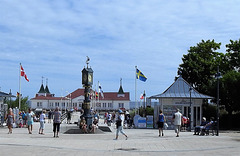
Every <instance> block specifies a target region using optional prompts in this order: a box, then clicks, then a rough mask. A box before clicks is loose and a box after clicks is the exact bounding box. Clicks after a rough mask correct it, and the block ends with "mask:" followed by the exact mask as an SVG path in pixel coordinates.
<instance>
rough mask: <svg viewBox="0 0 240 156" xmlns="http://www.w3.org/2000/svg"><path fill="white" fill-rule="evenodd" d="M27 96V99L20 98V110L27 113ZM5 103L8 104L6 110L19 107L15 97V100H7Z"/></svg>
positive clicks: (17, 99)
mask: <svg viewBox="0 0 240 156" xmlns="http://www.w3.org/2000/svg"><path fill="white" fill-rule="evenodd" d="M27 101H28V96H27V97H22V98H21V110H23V111H27V110H28V104H27ZM6 103H7V104H8V108H10V107H11V108H15V107H19V97H17V98H16V99H15V100H10V99H8V100H7V101H6Z"/></svg>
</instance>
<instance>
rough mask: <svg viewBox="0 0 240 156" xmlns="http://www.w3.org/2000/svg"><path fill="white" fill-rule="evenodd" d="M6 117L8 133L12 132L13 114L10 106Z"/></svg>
mask: <svg viewBox="0 0 240 156" xmlns="http://www.w3.org/2000/svg"><path fill="white" fill-rule="evenodd" d="M6 119H7V126H8V134H12V128H13V123H14V114H13V112H12V108H9V111H8V114H7V116H6Z"/></svg>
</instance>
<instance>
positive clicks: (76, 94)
mask: <svg viewBox="0 0 240 156" xmlns="http://www.w3.org/2000/svg"><path fill="white" fill-rule="evenodd" d="M81 95H82V96H84V89H81V88H78V89H76V90H75V91H73V92H72V93H71V95H70V94H68V95H67V96H66V97H68V98H71V99H75V98H76V97H79V96H81Z"/></svg>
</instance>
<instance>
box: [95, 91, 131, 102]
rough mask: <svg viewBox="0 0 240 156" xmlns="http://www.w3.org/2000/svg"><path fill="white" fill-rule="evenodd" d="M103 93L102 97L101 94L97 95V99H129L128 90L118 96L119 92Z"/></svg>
mask: <svg viewBox="0 0 240 156" xmlns="http://www.w3.org/2000/svg"><path fill="white" fill-rule="evenodd" d="M103 94H104V98H102V96H101V95H99V97H100V98H99V100H102V101H104V100H116V101H118V100H119V101H121V100H123V101H125V100H126V101H130V94H129V92H125V93H123V94H124V96H118V95H119V94H118V92H104V93H103Z"/></svg>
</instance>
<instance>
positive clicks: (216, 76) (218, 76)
mask: <svg viewBox="0 0 240 156" xmlns="http://www.w3.org/2000/svg"><path fill="white" fill-rule="evenodd" d="M215 78H216V79H217V134H216V136H219V79H220V78H222V75H221V73H220V72H219V66H218V67H217V73H216V75H215Z"/></svg>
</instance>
